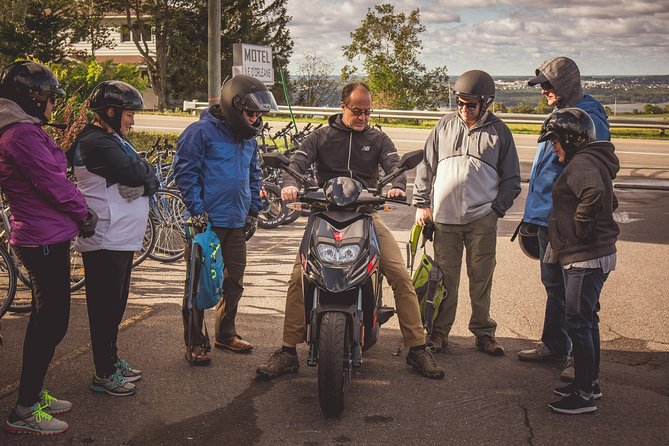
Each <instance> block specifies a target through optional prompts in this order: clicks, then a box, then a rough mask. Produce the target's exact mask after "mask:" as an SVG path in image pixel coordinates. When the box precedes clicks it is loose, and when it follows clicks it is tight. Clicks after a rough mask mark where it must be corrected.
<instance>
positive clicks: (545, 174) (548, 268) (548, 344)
mask: <svg viewBox="0 0 669 446" xmlns="http://www.w3.org/2000/svg"><path fill="white" fill-rule="evenodd" d="M534 74H535V76H534V77H533V78H531V79H529V80H528V81H527V84H528V85H530V86H533V85H539V86H540V88H541V94H542V95H544V96H545V97H546V100H547V101H548V105H551V106H553V107H555V110H559V109H563V108H566V107H577V108H580V109H582V110H584V111H585V112H586V113H587V114H588V115H589V116H590V118H592V120H593V122H594V124H595V132H596V139H597V140H598V141H608V140H610V139H611V134H610V133H609V125H608V122H607V121H606V112H605V111H604V108H603V107H602V105H601V104H600V103H599V102H597V101H596V100H595V99H594V98H592V97H591V96H589V95H584V94H583V90H582V87H581V73H580V71H579V69H578V66H577V65H576V63H575V62H574V61H573V60H571V59H569V58H568V57H553V58H551V59H548V60H546V61H545V62H544V63H542V64H541V65H540V66H539V68H537V69H536V70H535V72H534ZM563 169H564V165H563V164H562V163H560V162H559V160H558V156H557V154H556V153H555V152H553V143H552V142H551V141H550V140H546V141H542V142H540V143H539V147H538V149H537V154H536V156H535V158H534V164H533V165H532V172H531V173H530V183H529V186H528V191H527V199H526V200H525V213H524V215H523V225H527V226H530V227H532V226H533V227H532V228H531V229H532V230H533V231H534V232H536V234H537V238H538V242H539V262H540V272H541V282H542V283H543V285H544V287H545V288H546V294H547V299H546V313H545V319H544V326H543V331H542V334H541V342H539V343H538V344H537V345H536V347H534V348H532V349H528V350H523V351H520V352H518V359H520V360H522V361H535V362H539V361H541V362H546V361H548V362H550V361H556V362H563V361H565V360H566V361H567V364H566V367H565V369H564V371H563V372H562V374H561V378H562V379H563V380H565V381H571V380H573V379H574V367H573V365H572V361H571V358H570V357H569V352H570V350H571V341H570V340H569V337H568V336H567V322H566V319H565V317H566V316H565V305H566V302H565V288H564V282H563V278H562V269H561V267H560V265H559V264H556V263H545V262H544V254H545V252H546V247H547V245H548V217H549V215H550V213H551V208H552V204H553V199H552V192H553V185H554V184H555V182H556V181H557V178H558V176H559V175H560V174H561V173H562V170H563Z"/></svg>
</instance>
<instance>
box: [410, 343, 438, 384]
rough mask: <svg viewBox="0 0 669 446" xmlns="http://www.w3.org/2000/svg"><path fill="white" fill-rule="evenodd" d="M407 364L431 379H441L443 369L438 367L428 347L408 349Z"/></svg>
mask: <svg viewBox="0 0 669 446" xmlns="http://www.w3.org/2000/svg"><path fill="white" fill-rule="evenodd" d="M407 364H409V365H410V366H411V367H413V368H414V369H416V370H418V371H419V372H420V373H421V374H422V375H423V376H425V377H428V378H431V379H443V378H444V371H443V370H442V369H440V368H439V366H438V365H437V362H436V361H435V360H434V356H433V353H432V350H430V347H425V348H424V349H421V350H409V353H407Z"/></svg>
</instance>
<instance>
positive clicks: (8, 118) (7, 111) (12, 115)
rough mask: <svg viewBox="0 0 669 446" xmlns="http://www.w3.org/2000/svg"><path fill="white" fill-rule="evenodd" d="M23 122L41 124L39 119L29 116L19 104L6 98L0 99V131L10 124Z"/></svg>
mask: <svg viewBox="0 0 669 446" xmlns="http://www.w3.org/2000/svg"><path fill="white" fill-rule="evenodd" d="M19 122H24V123H28V124H41V123H42V121H41V120H40V119H39V118H36V117H34V116H30V115H29V114H28V113H26V112H25V111H24V110H23V109H22V108H21V106H20V105H19V104H17V103H16V102H14V101H11V100H9V99H6V98H0V129H3V128H5V127H7V126H8V125H10V124H16V123H19Z"/></svg>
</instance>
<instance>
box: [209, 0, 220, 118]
mask: <svg viewBox="0 0 669 446" xmlns="http://www.w3.org/2000/svg"><path fill="white" fill-rule="evenodd" d="M207 40H208V42H209V43H208V47H209V57H208V64H207V65H208V69H209V76H208V78H209V88H208V91H209V94H208V96H209V105H215V104H218V102H219V100H220V99H221V98H220V96H221V0H209V26H208V31H207Z"/></svg>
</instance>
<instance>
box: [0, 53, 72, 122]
mask: <svg viewBox="0 0 669 446" xmlns="http://www.w3.org/2000/svg"><path fill="white" fill-rule="evenodd" d="M60 96H65V90H63V89H62V88H61V86H60V84H59V83H58V79H57V78H56V75H55V74H53V72H52V71H51V70H50V69H48V68H47V67H45V66H44V65H42V64H41V63H37V62H32V61H30V60H19V61H17V62H14V63H12V64H10V65H7V66H6V67H5V68H4V69H3V70H2V74H0V97H2V98H7V99H9V100H11V101H14V102H16V103H17V104H18V105H19V106H20V107H21V108H22V109H23V110H24V111H25V112H26V113H28V114H29V115H30V116H34V117H36V118H40V119H41V120H42V122H44V123H46V118H45V116H44V111H45V110H46V103H47V101H48V100H49V99H50V98H51V99H55V98H56V97H60Z"/></svg>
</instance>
